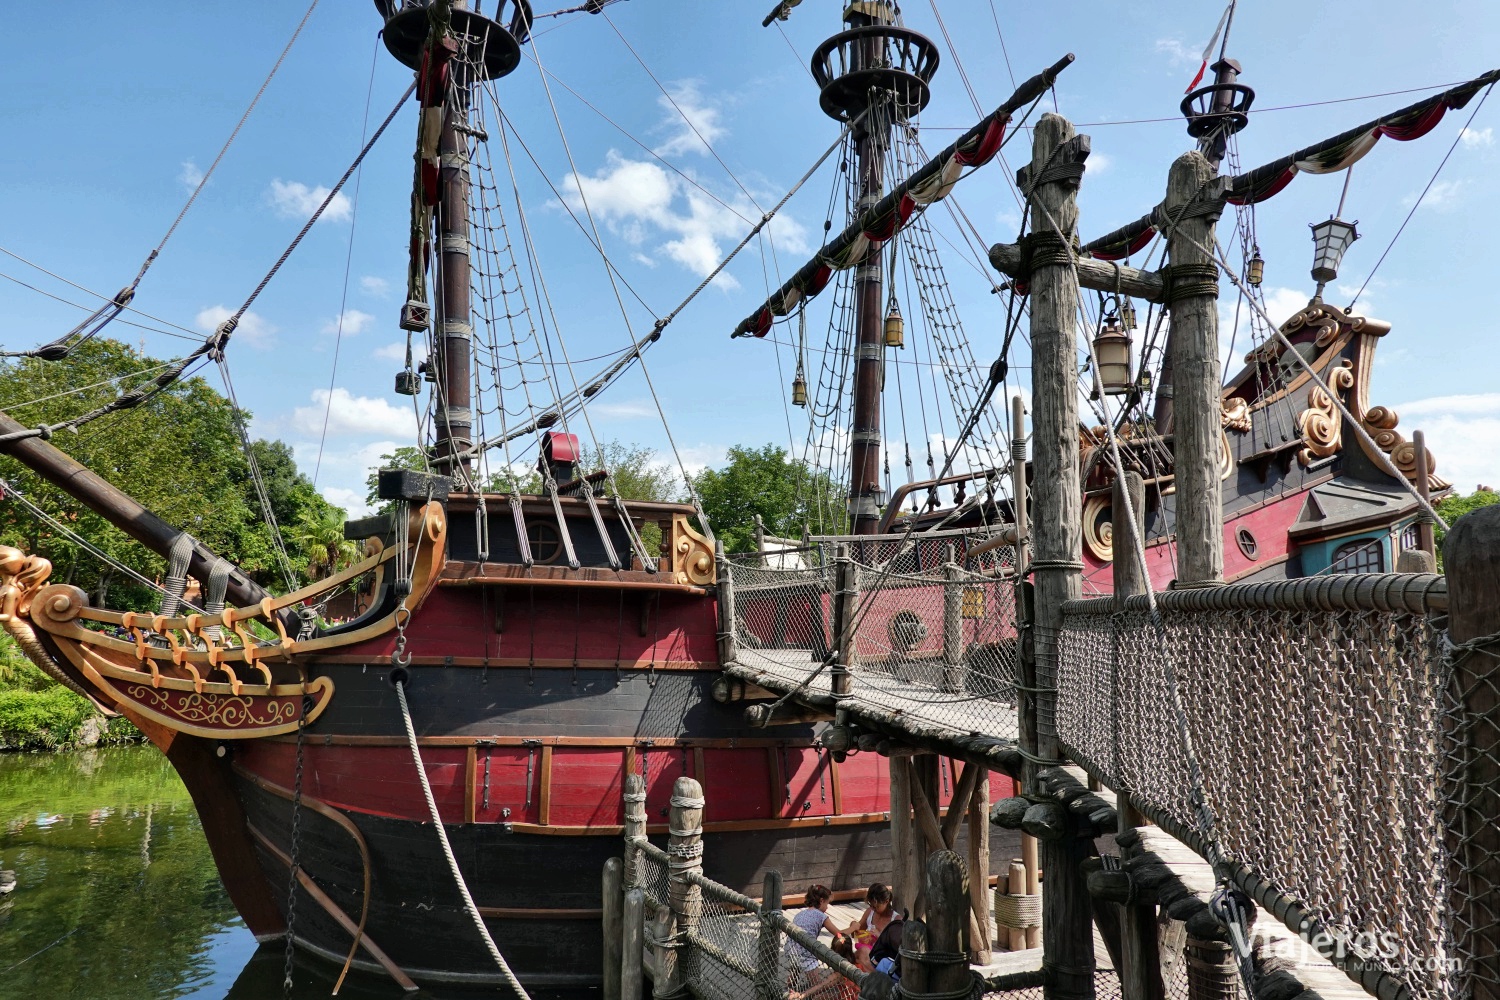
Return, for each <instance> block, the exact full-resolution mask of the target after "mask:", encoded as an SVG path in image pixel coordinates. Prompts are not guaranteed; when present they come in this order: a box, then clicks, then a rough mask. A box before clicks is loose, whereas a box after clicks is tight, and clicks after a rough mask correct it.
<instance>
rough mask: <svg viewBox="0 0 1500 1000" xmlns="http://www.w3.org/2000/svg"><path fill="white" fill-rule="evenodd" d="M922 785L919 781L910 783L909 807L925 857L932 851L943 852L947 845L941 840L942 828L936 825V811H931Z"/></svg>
mask: <svg viewBox="0 0 1500 1000" xmlns="http://www.w3.org/2000/svg"><path fill="white" fill-rule="evenodd" d="M922 784H923V783H922V782H920V781H913V782H912V783H911V805H912V812H913V813H915V814H916V817H917V830H918V831H919V832H920V833H921V834H922V839H923V841H924V843H923V845H922V846H923V847H924V848H925V850H923V851H922V854H923V855H927V854H930V853H932V852H933V851H941V850H945V849H946V848H947V847H948V844H947V841H946V840H944V838H943V828H942V827H941V826H939V825H938V818H937V811H936V810H934V809H933V807H932V802H931V800H929V799H928V797H927V791H926V789H924V788H923V787H922Z"/></svg>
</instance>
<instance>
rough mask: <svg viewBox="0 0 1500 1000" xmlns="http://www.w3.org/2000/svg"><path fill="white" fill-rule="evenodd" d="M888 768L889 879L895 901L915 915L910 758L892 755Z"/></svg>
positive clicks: (917, 892) (915, 857)
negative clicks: (889, 810) (889, 775)
mask: <svg viewBox="0 0 1500 1000" xmlns="http://www.w3.org/2000/svg"><path fill="white" fill-rule="evenodd" d="M890 768H891V872H892V875H891V880H892V881H893V882H894V883H895V888H896V902H897V903H898V904H902V905H904V906H905V907H906V908H907V909H908V910H910V911H911V915H912V916H916V907H917V897H918V896H919V895H920V894H921V886H920V885H919V884H918V881H917V880H918V878H919V877H920V875H919V873H920V872H921V869H920V867H918V857H919V855H918V853H917V852H918V844H917V832H916V830H915V829H914V828H913V826H912V808H911V786H912V780H911V759H910V758H908V757H892V758H891V762H890Z"/></svg>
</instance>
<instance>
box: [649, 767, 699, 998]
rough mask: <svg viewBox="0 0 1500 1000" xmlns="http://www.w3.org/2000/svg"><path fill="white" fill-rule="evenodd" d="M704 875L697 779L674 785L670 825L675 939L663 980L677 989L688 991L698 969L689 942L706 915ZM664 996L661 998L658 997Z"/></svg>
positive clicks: (669, 864)
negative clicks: (698, 878)
mask: <svg viewBox="0 0 1500 1000" xmlns="http://www.w3.org/2000/svg"><path fill="white" fill-rule="evenodd" d="M702 874H703V786H702V785H700V784H699V783H698V781H697V779H695V778H688V777H682V778H678V779H677V780H676V781H675V782H673V784H672V800H671V812H670V813H669V818H668V822H667V901H668V905H669V906H670V907H671V910H672V938H673V941H674V942H675V944H676V947H675V948H674V949H672V950H671V951H670V952H669V957H668V959H667V970H666V974H665V975H663V976H662V977H661V978H662V979H665V980H666V981H667V982H668V983H669V984H671V985H672V986H673V987H675V988H676V990H677V991H680V990H683V989H686V988H687V985H688V979H689V977H690V976H692V975H693V974H694V972H695V969H696V964H697V963H696V961H695V960H694V958H693V949H692V946H691V945H690V944H689V940H688V939H689V938H691V937H692V935H693V934H694V933H696V932H697V930H698V919H699V918H700V917H701V916H702V914H703V888H702V886H700V885H698V883H696V882H694V881H693V880H692V877H693V876H698V875H702ZM658 995H660V994H658Z"/></svg>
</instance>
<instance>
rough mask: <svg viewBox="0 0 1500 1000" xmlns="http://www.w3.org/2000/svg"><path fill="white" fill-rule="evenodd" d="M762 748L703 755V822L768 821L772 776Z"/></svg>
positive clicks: (707, 752)
mask: <svg viewBox="0 0 1500 1000" xmlns="http://www.w3.org/2000/svg"><path fill="white" fill-rule="evenodd" d="M767 767H768V761H767V759H766V751H765V748H764V747H740V748H737V749H733V750H725V749H708V748H705V749H704V751H703V771H704V776H703V777H702V778H700V779H699V780H700V781H702V782H703V792H704V799H705V800H706V802H705V804H704V811H703V820H704V822H706V823H707V822H720V821H723V820H733V819H767V818H769V817H770V816H771V800H770V795H769V793H768V791H767V789H769V788H770V787H771V776H770V774H769V773H768V772H767V770H766V769H767Z"/></svg>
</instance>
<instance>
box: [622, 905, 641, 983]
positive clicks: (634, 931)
mask: <svg viewBox="0 0 1500 1000" xmlns="http://www.w3.org/2000/svg"><path fill="white" fill-rule="evenodd" d="M620 924H621V926H620V1000H641V991H642V989H643V988H644V986H645V979H644V977H643V970H642V968H641V959H642V957H643V956H644V954H645V948H646V893H645V891H644V890H642V889H639V888H631V889H628V890H626V892H625V905H624V910H623V912H622V914H621V920H620Z"/></svg>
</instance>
